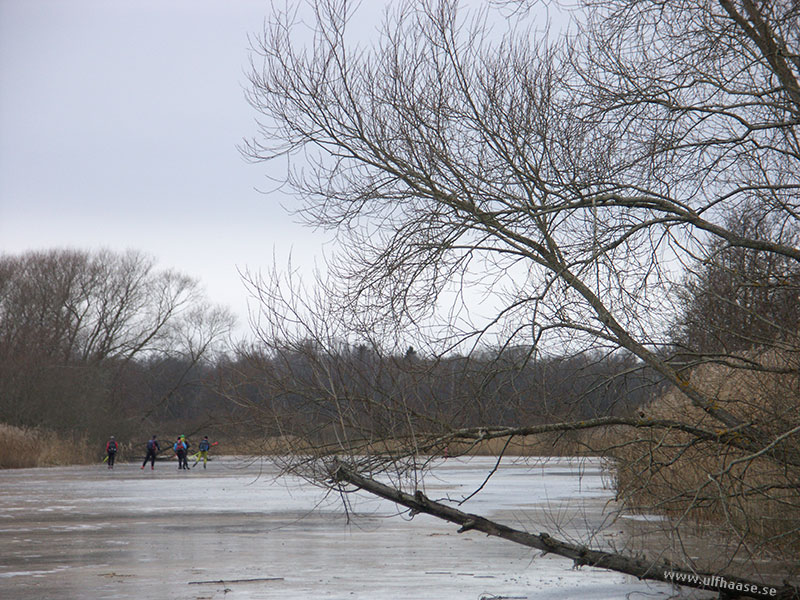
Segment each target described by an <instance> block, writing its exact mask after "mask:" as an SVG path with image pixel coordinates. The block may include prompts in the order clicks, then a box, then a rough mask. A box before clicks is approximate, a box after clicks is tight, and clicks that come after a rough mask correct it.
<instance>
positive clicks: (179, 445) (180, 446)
mask: <svg viewBox="0 0 800 600" xmlns="http://www.w3.org/2000/svg"><path fill="white" fill-rule="evenodd" d="M172 449H173V450H175V453H176V454H177V453H178V452H183V451H184V450H186V444H184V443H183V442H175V445H174V446H173V447H172Z"/></svg>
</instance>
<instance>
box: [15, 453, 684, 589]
mask: <svg viewBox="0 0 800 600" xmlns="http://www.w3.org/2000/svg"><path fill="white" fill-rule="evenodd" d="M493 465H494V459H489V458H475V459H472V460H470V461H462V460H456V459H450V460H448V461H444V462H442V463H441V464H440V465H438V466H437V467H436V468H435V470H434V474H433V476H431V477H429V478H428V479H426V486H425V491H426V493H427V494H428V495H429V496H430V497H431V498H436V499H440V498H444V497H449V498H453V499H462V498H463V497H465V496H466V495H468V494H470V493H471V491H473V490H474V489H475V488H477V487H479V486H480V485H481V483H482V481H483V477H484V476H485V474H486V473H487V472H488V471H489V470H491V468H492V466H493ZM276 475H277V469H276V468H275V467H274V466H273V465H272V464H271V463H269V462H257V463H252V462H246V461H244V460H240V459H233V458H224V459H217V460H215V461H213V462H211V463H209V465H208V469H206V470H202V469H200V467H199V466H198V468H195V469H193V470H191V471H190V472H180V471H178V470H177V469H176V465H175V463H173V462H169V463H163V462H162V463H160V464H157V465H156V469H155V471H150V468H149V466H148V468H147V469H146V470H144V471H142V470H141V469H140V468H139V465H135V464H118V465H117V467H116V468H115V469H114V470H113V471H112V470H109V469H106V468H105V467H69V468H59V469H22V470H9V471H0V598H3V599H14V600H31V599H34V598H35V599H53V600H61V599H78V598H80V599H92V600H94V599H102V598H109V599H111V598H136V599H151V598H152V599H156V598H158V599H163V598H169V599H170V600H182V599H192V600H211V599H217V598H220V599H221V598H225V599H226V600H237V599H247V600H254V599H260V598H265V599H266V598H269V599H281V600H292V599H306V598H307V599H311V600H315V599H318V598H348V599H349V598H361V599H365V600H366V599H370V600H382V599H386V600H390V599H396V598H397V599H401V598H402V599H421V600H424V599H434V598H435V599H437V600H448V599H453V600H456V599H458V600H470V599H475V600H477V599H480V598H487V599H489V598H492V599H494V598H506V599H508V598H513V599H519V600H522V599H542V600H544V599H566V598H592V599H597V600H610V599H624V598H631V599H634V600H635V599H637V598H638V599H642V600H644V599H648V600H651V599H654V598H656V599H657V598H667V597H669V596H670V595H671V590H670V588H669V587H668V586H665V585H648V584H646V583H642V582H639V581H637V580H636V579H633V578H630V577H627V576H624V575H619V574H614V573H610V572H605V571H599V570H593V569H581V570H573V569H572V564H571V562H570V561H568V560H566V559H562V558H558V557H553V556H545V557H541V556H539V553H538V552H535V551H533V550H531V549H529V548H525V547H522V546H519V545H516V544H512V543H510V542H506V541H503V540H498V539H494V538H488V537H486V536H484V535H483V534H478V533H475V532H468V533H464V534H458V533H457V532H456V529H457V527H456V526H454V525H451V524H448V523H445V522H442V521H439V520H436V519H434V518H433V517H429V516H426V515H418V516H416V517H414V519H413V520H411V519H409V518H408V516H407V514H405V513H401V512H400V511H399V510H398V508H397V507H396V506H395V505H394V504H392V503H390V502H387V501H383V500H379V499H375V498H372V497H368V496H366V495H360V494H351V495H349V496H348V500H349V501H350V507H349V511H348V512H350V513H351V514H350V519H349V520H348V518H347V517H346V516H345V510H344V507H343V503H342V500H341V499H340V498H339V497H338V496H328V497H326V496H325V494H324V492H323V491H322V490H320V489H318V488H315V487H313V486H311V485H309V484H306V483H304V482H303V481H301V480H299V479H291V478H278V479H276V478H275V476H276ZM604 483H605V482H604V477H603V474H602V471H601V469H600V466H599V464H598V463H596V462H592V461H588V462H587V461H585V460H583V461H578V460H570V459H549V460H548V461H547V462H546V463H543V464H542V463H537V464H535V465H531V464H530V463H524V462H521V461H514V460H511V459H506V460H504V463H503V465H502V466H501V467H500V469H499V470H498V472H497V473H496V474H495V476H494V477H493V478H492V479H491V480H490V481H489V483H488V484H487V485H486V486H485V487H484V489H483V490H482V491H481V493H480V494H479V495H478V496H476V497H475V498H472V499H470V500H469V501H467V502H466V503H465V504H464V505H463V506H462V507H461V509H462V510H465V511H467V512H473V513H478V514H481V515H483V516H486V517H489V518H494V519H496V520H499V521H501V522H503V523H505V524H508V525H511V526H514V527H521V528H527V529H530V530H532V531H540V530H548V531H550V532H551V533H553V531H554V529H555V526H556V523H553V522H550V523H547V522H546V521H547V519H550V518H551V517H546V518H544V519H545V520H542V519H543V517H542V515H543V514H544V512H543V511H544V509H548V513H549V514H551V515H556V517H557V524H558V525H560V526H561V528H562V531H563V534H564V535H569V534H570V532H577V531H579V530H585V529H586V527H587V524H588V525H597V524H599V523H601V522H602V521H603V519H604V516H603V511H604V506H605V505H606V502H607V500H608V499H609V498H610V497H611V491H610V490H609V489H607V486H606V485H605V484H604ZM536 519H538V522H534V521H535V520H536ZM622 535H623V533H622V532H621V531H620V525H619V524H618V523H617V524H616V525H615V524H607V527H606V529H604V530H603V532H602V533H601V534H600V536H598V538H597V540H596V541H597V542H598V543H602V542H603V541H604V540H605V541H613V538H614V536H622ZM603 536H606V537H603ZM618 541H620V542H621V541H622V540H618Z"/></svg>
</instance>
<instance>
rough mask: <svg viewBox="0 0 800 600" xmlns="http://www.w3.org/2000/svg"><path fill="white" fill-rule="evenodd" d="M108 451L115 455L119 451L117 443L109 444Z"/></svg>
mask: <svg viewBox="0 0 800 600" xmlns="http://www.w3.org/2000/svg"><path fill="white" fill-rule="evenodd" d="M108 451H109V452H111V453H115V452H116V451H117V442H111V441H109V442H108Z"/></svg>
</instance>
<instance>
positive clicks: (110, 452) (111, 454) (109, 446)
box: [106, 435, 118, 469]
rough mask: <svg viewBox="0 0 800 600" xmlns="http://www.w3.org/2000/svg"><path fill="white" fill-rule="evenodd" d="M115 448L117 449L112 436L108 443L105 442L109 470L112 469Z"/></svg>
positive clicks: (115, 453)
mask: <svg viewBox="0 0 800 600" xmlns="http://www.w3.org/2000/svg"><path fill="white" fill-rule="evenodd" d="M117 448H118V446H117V441H116V440H115V439H114V436H113V435H112V436H111V438H109V440H108V442H106V454H107V455H108V468H109V469H113V468H114V458H116V456H117Z"/></svg>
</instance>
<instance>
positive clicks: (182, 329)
mask: <svg viewBox="0 0 800 600" xmlns="http://www.w3.org/2000/svg"><path fill="white" fill-rule="evenodd" d="M233 322H234V321H233V317H232V316H231V315H230V313H229V312H228V311H226V310H225V309H223V308H221V307H216V306H213V305H211V304H210V303H209V302H208V301H207V299H206V298H205V297H204V295H203V294H202V293H201V291H200V286H199V284H198V282H196V281H194V280H192V279H190V278H188V277H185V276H183V275H181V274H178V273H175V272H174V271H159V270H157V269H156V267H155V263H154V261H153V260H152V259H150V258H148V257H146V256H144V255H142V254H140V253H137V252H128V253H124V254H115V253H112V252H108V251H101V252H94V253H90V252H84V251H75V250H49V251H42V252H29V253H26V254H23V255H20V256H3V257H0V423H5V424H8V425H12V426H18V427H28V428H43V429H45V430H49V431H54V432H57V433H65V434H67V433H68V434H70V435H77V436H79V437H82V438H85V439H86V440H87V441H88V442H89V443H90V444H98V445H99V444H102V442H103V441H104V440H105V439H107V437H108V436H109V435H115V436H116V437H117V438H118V439H119V440H120V441H122V442H123V443H129V444H133V445H134V446H135V445H136V444H143V443H144V441H145V440H146V439H147V438H148V437H149V436H150V435H152V434H153V433H155V434H157V435H161V436H163V437H164V438H168V437H170V436H171V435H177V434H178V433H185V434H186V435H213V436H223V437H225V438H227V439H235V438H237V437H241V438H244V439H256V438H263V437H264V436H279V435H281V434H282V433H283V432H285V431H291V430H292V429H294V428H293V427H292V422H293V421H299V422H302V423H303V424H304V426H306V427H307V426H308V425H309V424H311V425H312V430H313V424H314V422H315V420H317V419H318V420H319V423H320V428H321V429H320V431H319V432H318V434H319V436H320V437H324V436H325V435H328V433H329V432H325V431H323V430H322V429H323V428H324V424H325V423H327V420H328V417H329V415H326V414H325V413H326V402H327V400H326V398H325V397H324V390H325V388H324V386H321V385H320V382H319V381H318V378H319V375H320V367H324V368H323V371H324V373H325V374H326V377H331V376H332V374H333V373H335V375H334V376H333V377H334V380H335V383H334V384H335V385H337V386H339V387H340V388H343V389H347V390H349V393H352V394H364V395H365V396H369V401H370V403H372V404H375V403H377V404H380V403H381V402H382V398H385V399H386V401H387V402H390V401H391V402H395V401H396V399H397V397H398V395H402V396H403V401H404V402H406V403H407V404H408V405H409V406H416V407H417V408H418V409H419V410H418V412H419V413H420V414H425V415H428V417H427V418H429V419H430V415H438V416H439V418H441V419H442V420H445V421H446V422H447V423H448V425H449V426H453V425H454V424H458V425H462V426H465V427H466V426H480V425H485V424H487V423H493V424H495V423H496V424H502V423H513V422H517V423H519V422H525V423H541V422H546V421H547V420H549V419H553V418H557V417H567V416H571V417H579V418H588V417H591V416H596V415H601V414H603V415H605V414H625V413H627V412H630V411H631V410H632V409H634V408H635V407H637V406H639V405H640V404H641V403H643V402H646V401H648V400H650V399H652V397H653V394H654V390H655V389H656V388H657V387H658V378H656V377H654V375H653V374H652V373H649V372H647V371H646V370H642V369H640V368H638V365H637V364H636V362H635V361H633V360H632V359H631V358H625V357H621V356H619V355H613V356H605V357H603V356H597V355H590V354H581V355H577V356H570V357H559V356H553V357H548V358H544V359H538V360H533V359H529V357H528V352H529V350H530V349H526V348H514V349H510V350H508V349H507V350H505V351H503V352H500V351H496V352H495V351H490V350H486V351H484V352H482V353H479V354H474V355H472V356H469V357H467V356H458V355H453V356H448V357H445V358H441V357H439V358H434V357H424V356H420V355H418V354H417V353H416V352H415V351H414V350H413V349H412V348H409V349H408V350H407V351H406V352H403V353H400V354H398V355H394V354H387V355H383V354H381V353H380V352H378V351H376V350H373V349H369V348H366V347H364V346H352V347H351V346H346V345H343V346H342V347H341V348H340V349H339V350H338V351H337V353H336V355H333V354H331V352H330V351H329V350H326V351H323V350H322V349H319V348H316V347H315V346H314V344H312V343H310V342H309V344H307V345H306V346H305V347H303V348H302V349H300V350H294V351H292V352H285V353H280V354H277V355H268V354H265V353H263V352H262V351H260V350H259V348H258V347H257V346H253V345H248V346H244V345H242V346H240V347H236V346H235V345H233V344H232V343H231V340H230V333H231V330H232V327H233ZM623 375H624V376H623ZM332 381H333V380H332ZM334 396H335V394H332V395H331V398H330V402H334ZM253 408H256V409H257V410H256V411H254V410H253ZM330 408H331V410H333V407H332V406H331V407H330ZM254 415H259V416H258V417H254ZM375 418H376V419H377V418H378V417H377V414H376V417H375ZM380 419H385V417H384V416H381V417H380ZM434 420H435V419H434ZM363 425H364V428H365V430H367V429H370V428H371V429H373V430H380V429H381V428H385V427H387V426H390V425H389V424H387V423H379V422H370V416H369V414H368V413H367V412H365V414H364V418H363ZM416 425H417V426H420V425H421V426H422V427H423V428H425V427H433V426H435V423H433V422H432V421H430V422H429V423H428V424H427V425H426V424H425V423H417V424H416ZM298 429H299V428H298ZM306 435H307V434H306ZM314 441H317V440H314Z"/></svg>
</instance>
